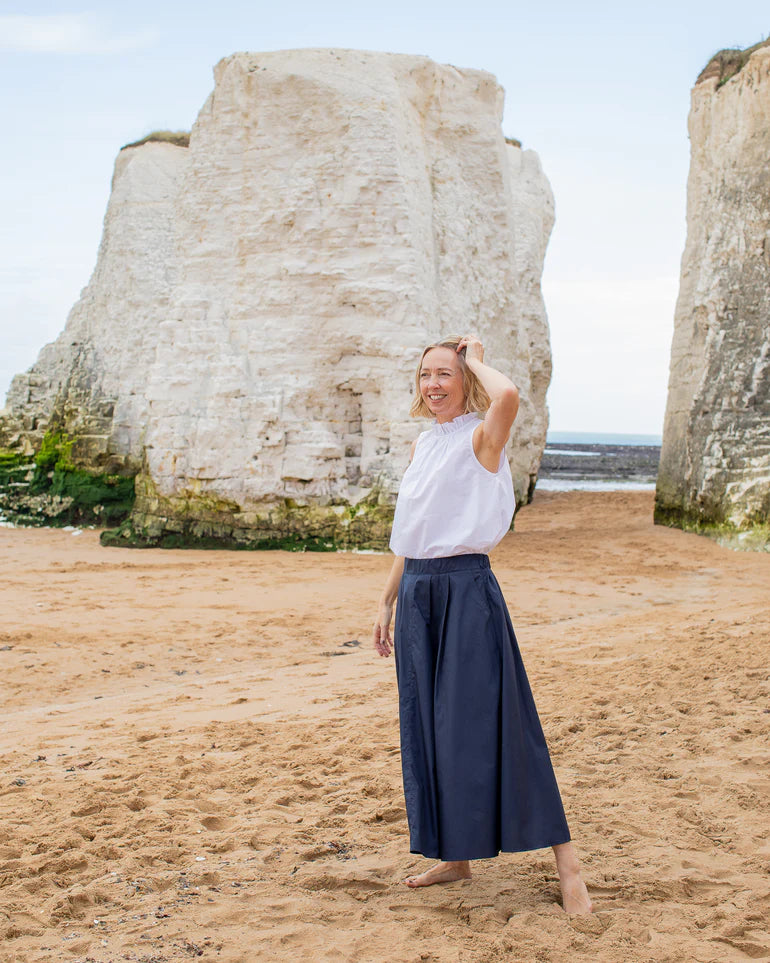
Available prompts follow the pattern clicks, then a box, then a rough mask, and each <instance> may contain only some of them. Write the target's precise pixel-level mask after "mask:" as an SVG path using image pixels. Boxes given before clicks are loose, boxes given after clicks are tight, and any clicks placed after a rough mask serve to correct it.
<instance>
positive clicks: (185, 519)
mask: <svg viewBox="0 0 770 963" xmlns="http://www.w3.org/2000/svg"><path fill="white" fill-rule="evenodd" d="M136 492H137V499H136V503H135V506H134V511H133V513H132V515H131V517H130V519H128V520H127V521H125V522H124V523H123V524H122V525H121V526H120V527H118V528H117V529H113V530H109V531H105V532H103V533H102V536H101V542H102V545H107V546H113V547H116V546H122V547H124V548H153V547H158V548H230V549H249V550H270V549H284V550H287V551H313V552H330V551H336V550H338V549H350V548H359V549H374V550H385V549H386V548H387V546H388V540H389V537H390V527H391V524H392V522H393V500H392V498H391V497H390V496H388V494H387V493H385V492H383V491H382V490H381V489H380V488H378V487H375V488H373V489H372V490H371V491H370V492H369V493H368V494H367V496H366V497H365V498H363V499H362V500H361V501H359V502H358V503H357V504H355V505H348V504H345V503H337V504H328V505H318V504H314V503H308V504H301V503H299V502H298V501H297V500H295V499H291V498H283V499H278V500H275V501H274V502H271V503H264V504H260V505H258V506H250V507H248V508H242V507H241V506H239V505H238V504H237V503H236V502H231V501H228V500H226V499H222V498H220V497H218V496H216V495H214V494H212V493H209V492H205V491H194V490H191V489H186V490H184V491H182V492H180V493H178V494H176V495H171V496H164V495H161V494H160V493H159V492H158V491H157V488H156V487H155V485H154V484H153V482H152V480H151V479H150V478H149V477H148V476H147V475H139V476H138V477H137V479H136Z"/></svg>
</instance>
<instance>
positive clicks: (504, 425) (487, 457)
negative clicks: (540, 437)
mask: <svg viewBox="0 0 770 963" xmlns="http://www.w3.org/2000/svg"><path fill="white" fill-rule="evenodd" d="M462 348H465V363H466V364H467V365H468V367H469V368H470V369H471V371H472V372H473V373H474V374H475V375H476V377H477V378H478V379H479V381H480V382H481V385H482V387H483V388H484V390H485V391H486V393H487V394H488V395H489V398H490V401H491V402H492V404H491V405H490V406H489V411H487V413H486V415H485V416H484V422H483V424H482V426H481V429H480V430H479V431H478V436H477V437H476V438H474V446H473V447H474V451H475V452H476V457H477V458H478V459H479V461H480V462H481V464H482V465H484V467H485V468H488V469H489V471H497V466H498V463H499V461H500V452H501V451H502V450H503V448H505V446H506V444H507V442H508V437H509V436H510V434H511V428H512V426H513V423H514V421H515V420H516V415H517V413H518V410H519V389H518V388H517V387H516V385H515V384H514V383H513V382H512V381H511V379H510V378H506V377H505V375H504V374H502V372H500V371H498V370H497V369H496V368H491V367H490V366H489V365H488V364H484V346H483V344H482V343H481V341H479V339H478V338H477V337H476V336H475V335H468V337H466V338H463V339H462V341H461V342H460V343H459V344H458V346H457V350H458V351H461V350H462Z"/></svg>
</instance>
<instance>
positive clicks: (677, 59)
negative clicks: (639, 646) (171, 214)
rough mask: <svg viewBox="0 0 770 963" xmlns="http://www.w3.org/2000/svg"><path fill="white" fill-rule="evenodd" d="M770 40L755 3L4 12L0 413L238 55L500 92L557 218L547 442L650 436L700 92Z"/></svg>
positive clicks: (765, 16) (28, 2) (400, 1)
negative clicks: (706, 75)
mask: <svg viewBox="0 0 770 963" xmlns="http://www.w3.org/2000/svg"><path fill="white" fill-rule="evenodd" d="M768 33H770V9H769V8H768V7H767V4H766V2H765V3H760V2H758V0H733V2H730V3H725V2H724V0H697V2H695V0H683V2H676V0H667V2H665V3H663V2H660V0H648V2H646V3H644V4H633V5H631V4H622V3H621V4H619V3H617V2H614V3H600V2H587V3H577V2H569V0H557V2H551V3H549V2H541V3H539V4H538V3H535V2H534V0H530V2H529V3H526V4H525V3H520V2H501V3H498V2H494V0H475V2H473V3H469V2H466V3H458V2H452V0H442V2H436V0H427V2H420V0H391V2H389V3H388V4H386V5H385V4H382V5H381V4H377V5H375V4H365V3H361V2H360V0H358V2H340V0H331V2H319V0H283V2H282V3H275V2H271V3H265V2H262V0H256V2H255V0H252V2H240V0H219V2H217V3H216V4H211V3H205V4H204V3H199V2H184V3H183V2H180V0H170V2H166V3H163V4H160V3H157V2H154V3H150V2H147V0H134V2H132V3H131V4H126V3H116V2H109V0H108V2H101V3H99V4H98V5H97V4H96V3H93V4H92V5H91V6H77V7H73V6H69V5H68V4H61V3H53V2H51V3H40V2H36V0H25V2H24V3H23V4H22V3H21V2H16V3H12V2H9V0H2V2H0V89H2V91H3V95H2V106H1V107H0V111H1V112H2V114H1V116H0V123H2V128H1V129H2V150H0V205H1V206H2V211H3V217H2V221H1V222H0V346H1V349H2V350H1V351H0V401H1V400H2V399H3V398H4V397H5V392H6V390H7V388H8V385H9V384H10V380H11V378H12V376H13V375H14V374H16V373H17V372H20V371H23V370H25V369H26V368H28V367H29V366H30V365H31V364H32V363H33V362H34V360H35V358H36V357H37V354H38V351H39V350H40V348H41V347H42V346H43V345H44V344H45V343H46V342H48V341H52V340H53V339H54V338H55V337H56V336H57V335H58V334H59V332H60V331H61V330H62V328H63V327H64V322H65V320H66V316H67V313H68V311H69V309H70V308H71V306H72V305H73V304H74V302H75V300H76V299H77V297H78V295H79V292H80V290H81V289H82V288H83V287H84V286H85V284H86V283H87V282H88V279H89V277H90V274H91V271H92V270H93V267H94V264H95V261H96V251H97V247H98V244H99V238H100V236H101V228H102V219H103V217H104V211H105V207H106V204H107V199H108V196H109V189H110V178H111V176H112V167H113V164H114V161H115V156H116V154H117V152H118V150H119V149H120V147H121V146H122V145H123V144H126V143H129V142H130V141H133V140H136V139H138V138H140V137H142V136H143V135H144V134H146V133H148V132H149V131H151V130H155V129H159V128H163V129H172V130H189V128H190V126H191V125H192V123H193V121H194V120H195V117H196V114H197V113H198V110H199V109H200V107H201V106H202V104H203V102H204V100H205V98H206V96H207V95H208V93H209V92H210V91H211V89H212V87H213V78H212V67H213V66H214V64H215V63H216V62H217V61H218V60H219V59H221V58H222V57H224V56H226V55H228V54H230V53H233V52H235V51H239V50H249V51H266V50H283V49H289V48H297V47H348V48H360V49H367V50H385V51H392V52H398V53H413V54H423V55H426V56H429V57H431V58H433V59H434V60H436V61H438V62H440V63H451V64H454V65H455V66H458V67H473V68H478V69H483V70H488V71H490V72H491V73H493V74H495V75H496V76H497V79H498V80H499V81H500V83H501V84H502V85H503V86H504V87H505V90H506V108H505V118H504V123H503V129H504V131H505V133H506V134H507V135H509V136H515V137H518V138H519V139H520V140H521V141H522V142H523V145H524V147H525V148H533V149H534V150H536V151H537V152H538V153H539V155H540V158H541V160H542V163H543V167H544V169H545V172H546V175H547V176H548V178H549V180H550V182H551V186H552V188H553V191H554V194H555V197H556V226H555V228H554V232H553V234H552V237H551V243H550V246H549V250H548V255H547V258H546V267H545V273H544V277H543V291H544V295H545V302H546V308H547V310H548V316H549V322H550V328H551V343H552V351H553V361H554V374H553V380H552V383H551V389H550V392H549V396H548V403H549V408H550V413H551V422H550V423H551V429H552V430H554V431H613V432H648V433H654V434H659V433H660V431H661V429H662V421H663V411H664V407H665V399H666V384H667V379H668V360H669V349H670V344H671V333H672V327H673V313H674V304H675V301H676V294H677V288H678V275H679V260H680V258H681V254H682V250H683V247H684V239H685V198H686V194H685V189H686V179H687V167H688V160H689V145H688V140H687V111H688V108H689V94H690V88H691V87H692V85H693V83H694V81H695V78H696V77H697V75H698V73H699V72H700V70H701V69H702V67H703V66H704V65H705V63H706V62H707V61H708V59H709V58H710V57H711V55H712V54H714V53H715V52H716V51H717V50H719V49H721V48H723V47H747V46H750V45H751V44H754V43H756V42H758V41H759V40H762V39H764V38H765V37H767V36H768ZM490 360H492V359H490Z"/></svg>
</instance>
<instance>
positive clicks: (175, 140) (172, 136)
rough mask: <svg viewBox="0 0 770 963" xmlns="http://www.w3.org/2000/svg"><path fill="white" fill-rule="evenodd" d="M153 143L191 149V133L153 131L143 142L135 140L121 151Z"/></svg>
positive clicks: (183, 131)
mask: <svg viewBox="0 0 770 963" xmlns="http://www.w3.org/2000/svg"><path fill="white" fill-rule="evenodd" d="M152 143H162V144H173V145H174V147H189V146H190V131H189V130H153V131H152V132H151V133H149V134H147V135H146V136H145V137H142V139H141V140H135V141H134V142H133V143H131V144H124V145H123V146H122V147H121V148H120V149H121V150H127V149H128V148H129V147H141V146H142V144H152Z"/></svg>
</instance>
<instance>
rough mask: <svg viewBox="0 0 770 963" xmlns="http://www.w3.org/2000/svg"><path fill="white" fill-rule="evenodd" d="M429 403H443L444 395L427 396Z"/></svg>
mask: <svg viewBox="0 0 770 963" xmlns="http://www.w3.org/2000/svg"><path fill="white" fill-rule="evenodd" d="M428 397H429V398H430V400H431V401H443V400H444V398H446V395H428Z"/></svg>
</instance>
